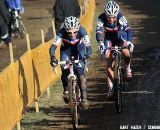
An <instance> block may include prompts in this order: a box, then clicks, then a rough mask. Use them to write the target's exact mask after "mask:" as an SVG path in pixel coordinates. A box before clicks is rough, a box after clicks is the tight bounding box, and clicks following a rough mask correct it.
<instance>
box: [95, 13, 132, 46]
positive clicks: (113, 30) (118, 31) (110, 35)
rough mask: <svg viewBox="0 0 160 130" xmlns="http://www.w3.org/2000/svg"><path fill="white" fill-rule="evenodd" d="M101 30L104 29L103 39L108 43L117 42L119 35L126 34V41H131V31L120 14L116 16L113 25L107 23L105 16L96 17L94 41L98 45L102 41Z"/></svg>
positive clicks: (103, 14)
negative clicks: (108, 41) (95, 40)
mask: <svg viewBox="0 0 160 130" xmlns="http://www.w3.org/2000/svg"><path fill="white" fill-rule="evenodd" d="M103 28H104V32H105V35H104V38H105V39H107V40H110V41H117V40H116V39H118V37H119V35H123V34H124V33H126V34H127V39H126V40H127V41H132V29H131V28H130V26H129V25H128V22H127V20H126V18H125V16H123V15H122V13H121V12H119V14H118V15H117V21H116V22H115V23H113V24H111V23H109V22H107V16H106V14H105V13H102V14H100V15H99V17H98V21H97V27H96V39H97V42H98V43H99V42H100V41H103V37H102V34H103Z"/></svg>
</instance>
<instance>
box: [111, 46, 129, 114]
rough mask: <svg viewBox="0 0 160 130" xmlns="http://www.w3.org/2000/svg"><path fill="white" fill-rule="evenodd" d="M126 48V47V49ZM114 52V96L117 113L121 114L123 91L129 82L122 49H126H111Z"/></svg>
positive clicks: (116, 47)
mask: <svg viewBox="0 0 160 130" xmlns="http://www.w3.org/2000/svg"><path fill="white" fill-rule="evenodd" d="M125 48H126V47H125ZM109 49H110V50H111V51H112V58H113V60H114V65H113V67H114V82H113V95H114V100H115V105H116V112H117V113H118V114H119V113H120V112H121V110H122V103H123V93H122V91H123V90H124V89H125V87H126V86H127V84H128V83H127V81H126V79H125V75H124V70H125V66H124V61H123V57H122V49H124V47H123V48H122V47H118V46H115V47H110V48H109Z"/></svg>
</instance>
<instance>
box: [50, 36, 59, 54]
mask: <svg viewBox="0 0 160 130" xmlns="http://www.w3.org/2000/svg"><path fill="white" fill-rule="evenodd" d="M61 41H62V38H61V37H60V36H59V35H58V36H56V37H55V39H54V41H53V43H52V45H51V47H50V50H49V53H50V56H55V50H56V48H57V46H58V45H59V44H60V43H61Z"/></svg>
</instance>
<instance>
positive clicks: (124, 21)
mask: <svg viewBox="0 0 160 130" xmlns="http://www.w3.org/2000/svg"><path fill="white" fill-rule="evenodd" d="M117 17H118V22H119V24H120V26H122V27H123V29H124V31H125V32H126V33H127V41H128V42H131V41H132V35H133V31H132V28H131V27H130V26H129V24H128V21H127V19H126V17H125V16H123V15H122V13H121V12H120V13H119V14H118V16H117Z"/></svg>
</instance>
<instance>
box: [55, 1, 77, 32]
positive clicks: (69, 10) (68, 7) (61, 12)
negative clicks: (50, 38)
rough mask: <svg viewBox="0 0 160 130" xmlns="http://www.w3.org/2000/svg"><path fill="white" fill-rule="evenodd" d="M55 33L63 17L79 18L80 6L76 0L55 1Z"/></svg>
mask: <svg viewBox="0 0 160 130" xmlns="http://www.w3.org/2000/svg"><path fill="white" fill-rule="evenodd" d="M53 12H54V18H55V28H56V33H58V31H59V30H60V28H61V26H62V23H63V22H64V19H65V17H69V16H75V17H79V16H80V6H79V3H78V1H77V0H57V1H56V2H55V5H54V6H53Z"/></svg>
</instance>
